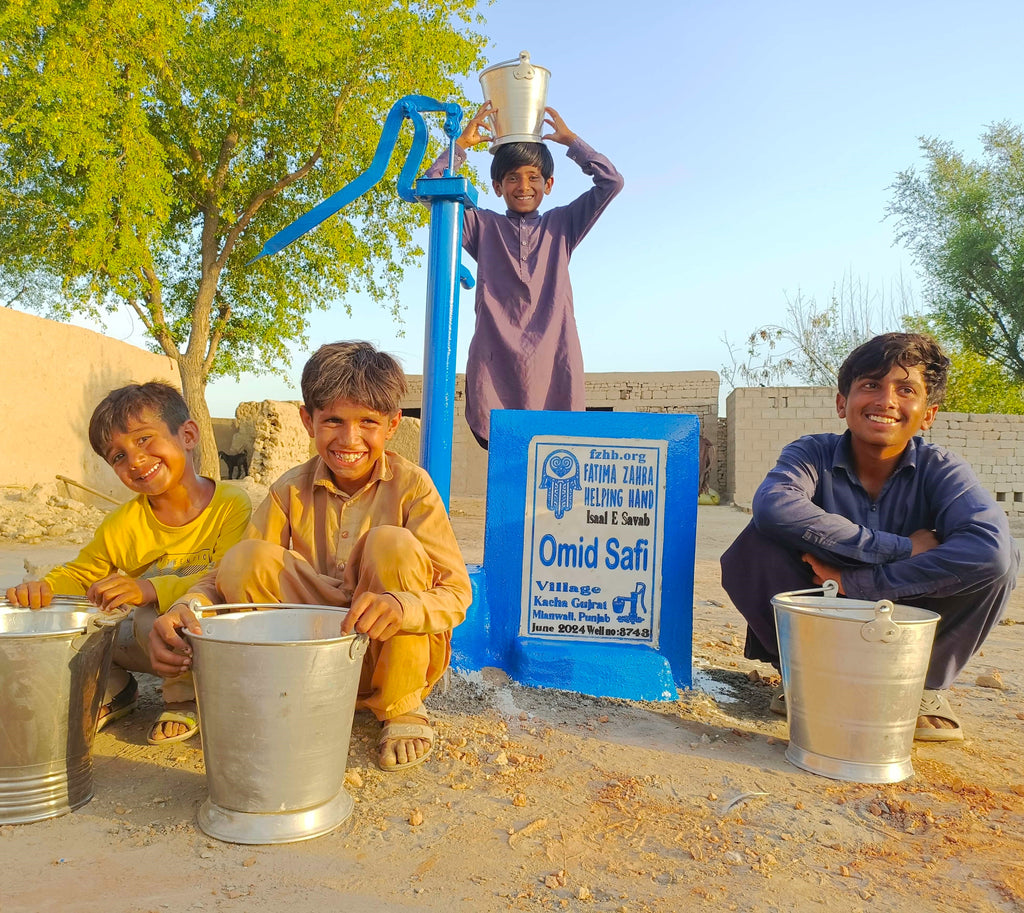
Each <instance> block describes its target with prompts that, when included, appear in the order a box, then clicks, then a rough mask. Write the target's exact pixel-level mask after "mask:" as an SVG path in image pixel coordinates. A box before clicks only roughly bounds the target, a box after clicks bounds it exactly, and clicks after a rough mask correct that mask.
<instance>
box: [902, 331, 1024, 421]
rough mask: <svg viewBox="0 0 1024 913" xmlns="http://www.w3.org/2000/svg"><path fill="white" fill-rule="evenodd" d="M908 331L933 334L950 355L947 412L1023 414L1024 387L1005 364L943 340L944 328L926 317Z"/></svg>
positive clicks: (953, 341)
mask: <svg viewBox="0 0 1024 913" xmlns="http://www.w3.org/2000/svg"><path fill="white" fill-rule="evenodd" d="M907 329H908V330H909V331H911V332H914V333H929V334H931V335H932V336H934V337H935V338H936V339H937V340H938V341H939V343H940V344H941V345H942V347H943V349H944V350H945V352H946V354H947V355H948V356H949V360H950V366H949V382H948V383H947V385H946V398H945V399H944V400H943V403H942V409H943V411H944V412H976V413H998V414H1000V415H1024V385H1022V384H1020V383H1018V382H1016V381H1015V380H1014V379H1013V378H1011V377H1009V376H1008V375H1007V372H1006V369H1005V368H1003V366H1002V365H999V364H996V363H995V362H994V361H992V360H991V359H988V358H985V357H984V356H983V355H979V354H978V353H977V352H972V351H970V349H965V348H964V347H963V345H962V344H961V343H960V342H958V341H957V340H956V339H950V338H943V335H942V329H941V327H939V326H937V325H936V324H935V322H934V321H931V320H929V319H928V318H926V317H915V318H912V319H911V320H909V321H908V324H907Z"/></svg>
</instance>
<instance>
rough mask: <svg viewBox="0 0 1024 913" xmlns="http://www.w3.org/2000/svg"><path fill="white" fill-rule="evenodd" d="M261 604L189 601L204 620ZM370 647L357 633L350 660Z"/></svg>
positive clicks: (194, 610) (189, 605)
mask: <svg viewBox="0 0 1024 913" xmlns="http://www.w3.org/2000/svg"><path fill="white" fill-rule="evenodd" d="M261 604H262V603H252V604H250V605H249V606H247V607H245V606H240V605H239V604H235V605H230V604H229V605H207V606H204V605H202V603H200V602H199V600H198V599H192V600H190V601H189V604H188V607H189V608H190V609H191V610H192V614H193V615H195V616H196V618H199V619H203V618H216V617H217V616H218V615H229V614H234V613H235V612H255V611H256V610H257V609H256V606H257V605H261ZM279 608H291V609H298V608H305V606H300V605H293V604H291V603H282V604H281V605H280V606H279ZM338 614H339V615H340V614H341V610H340V609H339V610H338ZM182 634H183V635H187V634H188V631H187V630H183V631H182ZM369 646H370V638H369V637H368V636H367V635H366V634H360V633H356V634H355V636H354V637H353V638H352V643H351V644H349V648H348V656H349V659H352V660H355V659H360V658H362V656H363V654H364V653H366V651H367V649H368V648H369Z"/></svg>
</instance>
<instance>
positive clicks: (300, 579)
mask: <svg viewBox="0 0 1024 913" xmlns="http://www.w3.org/2000/svg"><path fill="white" fill-rule="evenodd" d="M432 573H433V569H432V565H431V562H430V559H429V557H428V556H427V554H426V552H425V551H424V549H423V546H422V544H421V543H420V542H419V540H418V539H416V537H415V536H414V535H413V534H412V533H411V532H409V530H406V529H402V528H400V527H393V526H380V527H375V528H374V529H371V530H369V531H368V532H367V533H366V534H365V535H364V536H363V537H362V539H360V541H359V542H357V543H356V545H355V548H354V549H353V550H352V554H351V556H350V558H349V561H348V564H347V566H346V568H345V572H344V579H343V580H337V579H335V578H333V577H328V576H326V575H324V574H319V573H318V572H317V571H316V570H315V569H314V568H313V567H312V566H311V565H310V564H309V562H308V561H306V560H305V559H304V558H302V557H301V556H299V555H297V554H296V553H295V552H293V551H290V550H288V549H285V548H282V547H281V546H279V545H275V544H273V543H269V542H264V541H262V540H258V539H249V540H245V541H243V542H240V543H239V544H238V545H236V546H235V547H234V548H232V549H231V550H230V551H229V552H228V553H227V555H225V557H224V560H223V561H222V562H221V565H220V568H219V569H218V572H217V589H218V590H219V591H220V593H221V594H222V595H223V596H224V599H225V601H226V602H228V603H235V602H238V603H243V602H274V603H276V602H284V603H295V604H300V605H327V606H339V607H340V606H348V605H349V604H350V603H351V601H352V600H353V599H354V598H355V597H356V596H357V595H359V594H360V593H363V592H371V593H384V592H390V591H405V592H423V591H425V590H427V589H429V588H430V586H431V584H432V580H431V578H432ZM450 659H451V632H450V631H447V632H443V633H439V634H405V633H399V634H396V635H394V636H393V637H390V638H388V639H387V640H384V641H378V640H371V641H370V644H369V647H368V649H367V652H366V656H365V658H364V660H363V667H362V670H361V674H360V681H359V696H358V699H357V701H356V708H357V709H364V708H365V709H368V710H370V711H371V712H372V713H373V714H374V716H375V717H376V718H377V719H378V720H380V721H381V722H382V723H400V724H406V725H409V726H412V727H421V728H422V727H424V726H428V725H429V724H428V721H427V717H426V712H425V710H424V708H423V698H425V697H426V696H427V694H429V693H430V691H431V689H432V688H433V686H434V685H435V684H436V683H437V682H438V681H439V680H440V678H441V676H442V675H443V674H444V671H445V669H446V668H447V667H448V663H449V661H450ZM410 731H412V730H410ZM422 731H423V732H424V734H427V733H429V729H422ZM431 744H432V735H431V738H426V737H423V738H416V737H402V738H395V739H391V738H388V739H385V740H382V744H381V749H380V756H379V758H378V761H379V762H380V763H381V766H382V767H384V768H385V769H387V768H389V767H393V766H395V765H397V764H403V765H404V764H407V763H409V761H411V760H416V759H418V758H423V757H425V756H426V755H427V754H428V753H429V751H430V748H431Z"/></svg>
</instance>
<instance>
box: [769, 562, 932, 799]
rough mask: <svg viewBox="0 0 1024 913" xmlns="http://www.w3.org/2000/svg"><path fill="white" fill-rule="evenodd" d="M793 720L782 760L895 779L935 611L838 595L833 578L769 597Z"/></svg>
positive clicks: (906, 759)
mask: <svg viewBox="0 0 1024 913" xmlns="http://www.w3.org/2000/svg"><path fill="white" fill-rule="evenodd" d="M772 605H773V606H774V607H775V630H776V632H777V634H778V637H779V658H780V660H781V666H782V684H783V687H784V689H785V693H786V714H787V717H788V719H789V747H788V748H787V749H786V759H787V760H789V761H790V762H792V763H793V764H795V765H796V766H797V767H800V768H802V769H803V770H808V771H811V772H812V773H816V774H821V775H822V776H825V777H831V778H832V779H835V780H852V781H855V782H858V783H895V782H898V781H899V780H905V779H906V778H907V777H909V776H911V775H912V774H913V773H914V768H913V764H912V763H911V759H910V751H911V746H912V744H913V741H914V730H915V728H916V726H917V717H918V712H919V710H920V706H921V695H922V692H923V691H924V680H925V675H926V674H927V672H928V662H929V659H930V658H931V652H932V641H933V640H934V637H935V627H936V625H937V624H938V620H939V616H938V615H937V614H935V613H934V612H929V611H928V610H926V609H920V608H916V607H915V606H907V605H894V604H893V603H892V602H890V601H889V600H888V599H883V600H880V601H878V602H871V601H868V600H860V599H847V598H845V597H842V596H839V595H838V586H837V585H836V583H835V581H833V580H827V581H825V586H824V587H822V588H819V589H810V590H794V591H792V592H788V593H779V594H778V595H777V596H774V597H773V598H772Z"/></svg>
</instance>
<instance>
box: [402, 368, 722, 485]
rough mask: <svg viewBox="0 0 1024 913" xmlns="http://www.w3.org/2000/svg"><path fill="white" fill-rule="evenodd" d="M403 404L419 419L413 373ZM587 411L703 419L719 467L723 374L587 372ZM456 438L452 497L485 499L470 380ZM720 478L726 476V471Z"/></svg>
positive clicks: (460, 402)
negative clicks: (470, 415)
mask: <svg viewBox="0 0 1024 913" xmlns="http://www.w3.org/2000/svg"><path fill="white" fill-rule="evenodd" d="M407 380H408V386H409V392H408V394H407V395H406V397H405V399H404V400H402V410H403V411H404V412H405V413H406V414H413V415H419V414H420V413H419V410H420V408H421V403H422V398H423V378H422V377H420V376H419V375H410V376H409V377H408V378H407ZM584 382H585V384H586V391H587V409H594V410H600V411H611V412H672V413H689V414H693V415H697V416H699V417H700V421H701V430H702V431H703V432H704V433H705V434H706V435H707V436H708V437H709V438H710V439H711V441H712V443H717V444H718V460H719V465H720V466H721V465H724V455H725V447H724V446H722V445H721V444H720V443H719V442H718V441H717V437H718V433H719V432H718V424H719V423H718V387H719V380H718V374H717V373H716V372H714V371H666V372H652V373H646V374H618V373H609V374H587V375H586V378H585V381H584ZM453 432H454V433H453V437H452V492H451V493H452V494H453V495H455V496H468V497H483V496H484V495H485V494H486V492H487V453H486V451H484V450H483V449H482V448H481V447H480V445H479V444H477V442H476V439H475V438H474V437H473V433H472V432H471V431H470V430H469V426H468V425H467V424H466V378H465V375H463V374H459V375H458V376H457V377H456V381H455V427H454V429H453ZM716 475H719V476H721V473H720V472H719V473H717V474H716Z"/></svg>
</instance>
